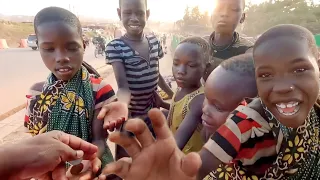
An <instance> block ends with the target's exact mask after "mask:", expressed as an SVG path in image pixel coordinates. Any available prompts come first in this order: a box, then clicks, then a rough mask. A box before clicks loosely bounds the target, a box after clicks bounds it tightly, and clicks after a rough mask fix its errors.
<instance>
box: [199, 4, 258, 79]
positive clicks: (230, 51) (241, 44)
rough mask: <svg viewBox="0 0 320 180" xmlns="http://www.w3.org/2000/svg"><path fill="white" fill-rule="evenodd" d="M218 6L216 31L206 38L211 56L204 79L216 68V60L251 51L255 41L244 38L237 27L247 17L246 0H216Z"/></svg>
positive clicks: (215, 9)
mask: <svg viewBox="0 0 320 180" xmlns="http://www.w3.org/2000/svg"><path fill="white" fill-rule="evenodd" d="M214 1H215V2H216V6H215V8H214V11H213V13H212V18H211V22H212V25H213V29H214V32H213V33H212V34H211V35H210V36H206V37H205V39H206V40H207V41H208V42H209V44H210V46H211V58H210V62H209V64H208V66H207V69H206V72H205V75H204V77H203V79H204V81H206V80H207V78H208V76H209V75H210V73H211V72H212V71H213V69H214V65H213V66H211V65H210V64H213V63H214V61H221V60H226V59H229V58H231V57H233V56H237V55H240V54H244V53H246V52H250V51H251V50H250V49H251V48H252V46H253V43H252V42H250V41H248V40H246V39H244V38H242V37H241V36H240V35H239V33H238V32H236V31H235V30H236V28H237V26H238V25H239V24H242V23H243V22H244V20H245V18H246V14H245V13H244V9H245V0H214Z"/></svg>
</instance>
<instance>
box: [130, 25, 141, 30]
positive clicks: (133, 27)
mask: <svg viewBox="0 0 320 180" xmlns="http://www.w3.org/2000/svg"><path fill="white" fill-rule="evenodd" d="M129 27H130V28H132V29H137V28H139V27H140V26H138V25H129Z"/></svg>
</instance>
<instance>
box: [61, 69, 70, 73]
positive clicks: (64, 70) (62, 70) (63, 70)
mask: <svg viewBox="0 0 320 180" xmlns="http://www.w3.org/2000/svg"><path fill="white" fill-rule="evenodd" d="M67 71H69V69H59V72H67Z"/></svg>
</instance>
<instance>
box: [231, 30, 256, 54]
mask: <svg viewBox="0 0 320 180" xmlns="http://www.w3.org/2000/svg"><path fill="white" fill-rule="evenodd" d="M237 36H238V40H237V41H236V43H235V44H234V46H235V47H239V48H244V49H245V50H248V49H250V48H252V47H253V44H254V43H253V42H251V41H250V40H249V39H247V38H244V37H242V36H241V35H239V34H238V33H237Z"/></svg>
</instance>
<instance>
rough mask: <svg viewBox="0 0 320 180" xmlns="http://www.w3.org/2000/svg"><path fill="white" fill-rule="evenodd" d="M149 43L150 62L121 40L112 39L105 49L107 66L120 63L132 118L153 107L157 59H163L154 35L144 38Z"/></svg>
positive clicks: (160, 47) (156, 79) (157, 67)
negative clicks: (123, 68)
mask: <svg viewBox="0 0 320 180" xmlns="http://www.w3.org/2000/svg"><path fill="white" fill-rule="evenodd" d="M146 38H147V40H148V42H149V50H150V51H149V54H150V60H149V61H146V60H145V59H144V58H142V57H141V56H140V55H139V53H138V52H137V51H135V50H134V49H132V48H131V47H130V46H129V45H128V44H127V43H126V42H124V41H123V40H122V39H121V38H120V39H114V40H113V41H111V42H110V43H109V44H108V45H107V47H106V59H107V61H108V63H109V64H112V63H114V62H122V63H123V65H124V67H125V70H126V76H127V81H128V84H129V88H130V91H131V102H130V106H129V110H130V114H131V116H132V117H136V116H140V115H146V114H147V113H148V111H149V110H150V109H151V108H154V107H156V106H155V97H154V92H155V90H156V89H157V86H158V81H159V59H161V58H162V57H163V51H162V46H161V44H160V42H159V40H158V39H157V38H156V37H155V36H154V35H149V36H146Z"/></svg>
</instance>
